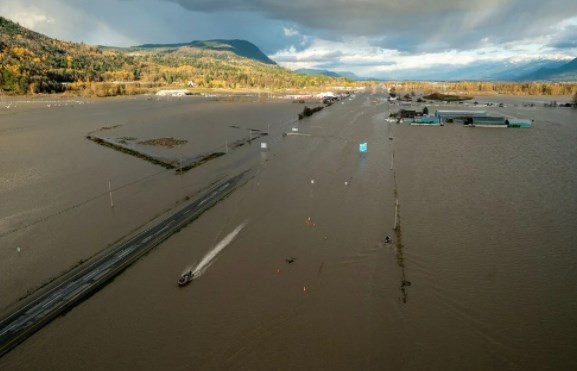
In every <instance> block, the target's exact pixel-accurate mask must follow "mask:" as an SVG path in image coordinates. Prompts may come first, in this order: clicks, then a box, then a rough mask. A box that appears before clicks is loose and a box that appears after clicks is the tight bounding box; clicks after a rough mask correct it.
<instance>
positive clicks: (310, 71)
mask: <svg viewBox="0 0 577 371" xmlns="http://www.w3.org/2000/svg"><path fill="white" fill-rule="evenodd" d="M295 72H296V73H302V74H305V75H323V76H329V77H341V76H340V75H339V74H338V73H336V72H333V71H329V70H317V69H314V68H299V69H298V70H295Z"/></svg>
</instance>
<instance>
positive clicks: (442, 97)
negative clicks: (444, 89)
mask: <svg viewBox="0 0 577 371" xmlns="http://www.w3.org/2000/svg"><path fill="white" fill-rule="evenodd" d="M423 98H424V99H428V100H436V101H443V102H462V101H466V100H472V99H473V97H469V96H466V95H453V94H441V93H432V94H429V95H425V96H424V97H423Z"/></svg>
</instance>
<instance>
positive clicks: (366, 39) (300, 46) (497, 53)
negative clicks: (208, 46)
mask: <svg viewBox="0 0 577 371" xmlns="http://www.w3.org/2000/svg"><path fill="white" fill-rule="evenodd" d="M0 15H2V16H4V17H7V18H9V19H11V20H14V21H17V22H19V23H20V24H21V25H23V26H26V27H28V28H31V29H33V30H35V31H38V32H41V33H44V34H47V35H49V36H52V37H56V38H59V39H63V40H71V41H83V42H85V43H89V44H98V45H116V46H131V45H138V44H143V43H175V42H186V41H192V40H203V39H216V38H238V39H246V40H249V41H251V42H253V43H255V44H256V45H257V46H259V47H260V48H261V49H262V50H263V51H264V52H265V53H266V54H267V55H269V56H270V57H271V58H272V59H273V60H275V61H277V62H278V63H279V64H281V65H283V66H285V67H288V68H291V69H296V68H321V69H331V70H335V71H352V72H354V73H357V74H359V75H362V76H371V77H385V78H387V77H388V78H404V77H422V76H427V75H430V74H431V73H443V72H444V73H446V72H447V71H466V70H467V69H471V68H476V69H479V68H493V67H494V66H495V65H496V64H499V65H504V64H506V65H521V64H524V63H527V62H530V61H536V60H544V59H547V60H549V59H551V60H568V59H572V58H575V57H577V1H575V0H548V1H543V0H435V1H433V0H98V1H93V0H2V1H1V2H0ZM491 66H493V67H491ZM455 73H457V72H455Z"/></svg>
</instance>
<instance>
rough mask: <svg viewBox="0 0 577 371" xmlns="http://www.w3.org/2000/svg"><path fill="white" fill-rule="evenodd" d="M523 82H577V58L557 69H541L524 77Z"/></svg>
mask: <svg viewBox="0 0 577 371" xmlns="http://www.w3.org/2000/svg"><path fill="white" fill-rule="evenodd" d="M519 80H521V81H577V58H575V59H573V60H572V61H571V62H569V63H566V64H564V65H562V66H560V67H557V68H541V69H539V70H537V71H535V72H533V73H530V74H527V75H524V76H522V77H521V78H520V79H519Z"/></svg>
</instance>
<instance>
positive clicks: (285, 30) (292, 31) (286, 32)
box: [282, 27, 301, 37]
mask: <svg viewBox="0 0 577 371" xmlns="http://www.w3.org/2000/svg"><path fill="white" fill-rule="evenodd" d="M282 30H283V33H284V35H285V36H286V37H294V36H300V35H301V34H300V32H298V31H297V30H295V29H294V28H291V27H283V28H282Z"/></svg>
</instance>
